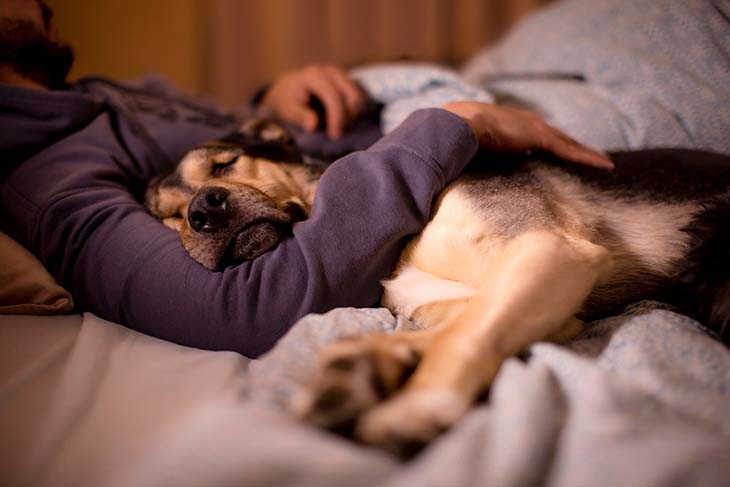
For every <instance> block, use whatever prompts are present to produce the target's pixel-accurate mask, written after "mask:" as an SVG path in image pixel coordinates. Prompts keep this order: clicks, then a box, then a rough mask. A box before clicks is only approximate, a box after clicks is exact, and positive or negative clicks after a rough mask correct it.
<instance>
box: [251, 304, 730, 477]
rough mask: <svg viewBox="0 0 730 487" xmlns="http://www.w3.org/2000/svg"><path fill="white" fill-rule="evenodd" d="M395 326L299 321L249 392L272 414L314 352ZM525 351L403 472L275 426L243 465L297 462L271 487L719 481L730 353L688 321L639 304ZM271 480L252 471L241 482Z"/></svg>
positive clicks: (729, 422)
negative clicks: (568, 338)
mask: <svg viewBox="0 0 730 487" xmlns="http://www.w3.org/2000/svg"><path fill="white" fill-rule="evenodd" d="M397 326H407V324H406V323H404V322H403V321H400V322H398V320H396V319H395V318H393V317H392V316H391V315H390V313H388V312H387V311H386V310H382V309H381V310H353V309H339V310H335V311H332V312H330V313H328V314H326V315H312V316H309V317H307V318H305V319H303V320H302V321H301V322H300V323H299V324H298V325H297V326H296V327H295V328H294V329H292V331H291V332H290V333H289V334H288V335H287V336H286V337H285V338H284V339H283V340H282V341H281V342H280V344H279V345H278V346H277V347H276V348H275V349H274V350H273V351H272V352H270V353H269V354H268V355H266V356H264V357H263V358H262V359H261V360H259V361H257V362H255V363H252V364H251V367H250V381H249V385H250V391H249V392H250V393H251V395H252V396H253V397H254V398H255V401H256V402H259V403H262V402H263V403H266V404H269V405H270V404H275V405H281V404H283V402H284V401H285V399H286V397H287V396H288V394H289V393H290V392H291V391H292V390H293V389H294V388H295V387H297V386H298V385H299V384H302V383H304V382H306V378H307V377H308V375H309V374H310V373H311V370H312V368H313V367H314V363H315V358H314V357H315V352H316V350H317V348H319V347H320V346H321V344H323V343H326V342H329V341H331V340H332V339H334V338H335V337H339V336H343V335H348V334H352V333H355V332H379V331H382V332H389V331H392V330H394V329H395V328H396V327H397ZM530 352H531V354H530V355H531V356H530V358H529V360H527V362H523V361H521V360H519V359H510V360H508V361H507V363H506V364H505V366H504V367H503V369H502V370H501V371H500V373H499V375H498V377H497V379H496V381H495V383H494V385H493V386H492V388H491V391H490V395H489V399H488V401H487V402H486V403H484V404H480V405H478V406H477V407H475V408H474V409H473V410H472V411H471V412H470V413H469V414H468V415H467V416H466V417H465V418H464V419H463V420H462V421H461V422H460V423H459V424H458V425H457V426H456V427H455V428H453V429H452V430H451V431H449V432H447V433H446V434H445V435H443V436H442V437H441V438H439V439H438V440H437V441H435V442H434V443H433V444H431V445H430V446H429V447H428V448H427V449H426V450H425V451H424V452H422V453H421V454H420V456H418V457H416V458H415V459H413V460H411V461H410V462H408V463H404V464H399V463H398V462H397V461H396V460H395V459H394V458H390V457H387V456H384V455H383V454H382V453H380V452H377V451H373V450H371V449H368V448H366V447H361V446H357V445H355V444H352V443H349V442H348V441H347V440H343V439H340V438H338V437H336V436H334V435H330V434H328V433H324V432H319V431H316V430H314V429H311V428H309V427H307V426H295V427H288V428H286V429H278V430H277V431H276V433H277V434H279V435H280V436H279V437H278V441H276V442H275V444H276V445H277V446H276V451H272V450H270V449H267V447H266V445H267V444H266V443H264V444H262V445H257V446H256V447H255V448H252V450H255V451H252V454H253V455H254V458H253V459H251V458H249V459H247V463H249V462H250V463H249V464H250V465H256V459H259V460H260V461H261V462H264V463H263V464H262V465H266V462H265V459H266V458H268V459H269V461H271V455H273V456H275V457H276V458H277V460H276V464H277V465H295V466H296V468H287V469H285V470H282V471H278V470H277V471H276V477H275V479H276V483H277V484H278V485H324V484H326V483H327V482H335V483H337V482H346V484H347V485H403V486H413V485H429V486H430V485H448V486H453V485H533V484H551V485H616V486H625V485H680V484H681V485H718V486H720V485H723V486H724V485H728V482H730V462H728V460H729V459H730V353H729V352H728V350H727V349H726V348H725V347H724V346H723V345H722V344H720V343H718V342H717V341H715V340H714V339H712V338H710V337H708V336H707V335H706V334H705V333H704V332H703V331H701V330H700V329H699V328H698V327H697V324H696V323H695V322H694V321H692V320H690V319H689V318H687V317H684V316H682V315H679V314H676V313H673V312H670V311H667V310H662V309H652V308H651V307H644V308H641V309H638V310H636V311H634V312H633V314H630V315H625V316H621V317H615V318H610V319H606V320H604V321H601V322H598V323H595V324H593V325H592V326H591V327H589V328H588V329H587V330H586V331H585V332H584V333H583V334H582V336H580V337H579V338H578V339H577V340H575V341H574V342H572V343H571V344H570V345H568V346H558V345H553V344H548V343H538V344H536V345H534V346H533V347H532V348H531V349H530ZM282 421H283V422H285V423H288V420H286V419H284V418H283V417H282ZM254 423H256V424H257V425H258V426H255V428H256V427H258V428H261V427H262V426H261V422H260V420H256V419H252V425H253V424H254ZM270 427H271V424H270V423H269V425H268V428H270ZM269 434H271V430H269ZM254 435H255V432H254ZM285 445H291V447H286V446H285ZM294 445H297V447H296V448H294V447H293V446H294ZM252 446H253V445H252ZM271 446H272V447H273V446H274V445H271ZM302 449H304V451H306V454H305V453H304V451H303V450H302ZM334 451H336V452H338V453H337V454H336V455H333V452H334ZM290 462H291V463H290ZM273 474H274V471H267V470H266V469H265V468H264V467H263V466H259V467H256V468H254V469H253V470H252V471H251V477H250V480H251V482H255V483H260V482H262V481H270V480H273V479H272V477H271V475H273Z"/></svg>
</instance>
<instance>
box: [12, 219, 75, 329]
mask: <svg viewBox="0 0 730 487" xmlns="http://www.w3.org/2000/svg"><path fill="white" fill-rule="evenodd" d="M71 309H73V299H72V298H71V295H70V294H69V293H68V291H66V290H65V289H64V288H62V287H61V286H59V285H58V284H57V283H56V281H55V280H54V279H53V277H51V275H50V274H48V271H46V269H45V268H44V267H43V265H42V264H41V263H40V262H39V261H38V259H36V258H35V257H34V256H33V255H32V254H31V253H30V252H28V251H27V250H26V249H25V248H23V247H22V246H21V245H20V244H19V243H18V242H16V241H15V240H13V239H12V238H10V237H8V236H7V235H5V234H4V233H2V232H0V313H3V314H32V315H49V314H62V313H68V312H69V311H71Z"/></svg>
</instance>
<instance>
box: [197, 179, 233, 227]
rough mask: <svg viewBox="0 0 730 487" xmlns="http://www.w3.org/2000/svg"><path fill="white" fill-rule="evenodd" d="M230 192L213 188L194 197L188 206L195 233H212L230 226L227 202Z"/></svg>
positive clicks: (204, 189) (204, 190) (201, 191)
mask: <svg viewBox="0 0 730 487" xmlns="http://www.w3.org/2000/svg"><path fill="white" fill-rule="evenodd" d="M229 194H230V191H228V190H227V189H225V188H219V187H216V186H212V187H209V188H203V189H201V190H200V191H198V193H197V194H196V195H195V196H193V199H192V200H190V206H188V223H189V224H190V228H192V229H193V231H195V232H212V231H214V230H217V229H220V228H223V227H225V226H226V225H227V224H228V220H229V218H228V215H227V212H228V206H227V205H226V200H227V199H228V195H229Z"/></svg>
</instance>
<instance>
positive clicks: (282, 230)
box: [183, 186, 293, 270]
mask: <svg viewBox="0 0 730 487" xmlns="http://www.w3.org/2000/svg"><path fill="white" fill-rule="evenodd" d="M292 221H293V219H292V216H291V215H290V214H289V212H287V211H286V209H280V208H278V207H277V206H276V204H275V203H274V202H273V201H272V200H271V199H270V198H268V197H267V196H266V195H264V194H263V193H261V192H260V191H258V190H256V189H253V188H250V187H236V186H231V187H222V186H209V187H204V188H201V189H200V190H199V191H198V192H197V193H196V194H195V196H193V198H192V199H191V200H190V204H189V205H188V213H187V223H188V227H189V232H183V245H184V246H185V248H186V249H187V250H188V252H189V253H190V255H191V256H193V258H194V259H195V260H197V261H198V262H200V263H201V264H203V265H204V266H205V267H207V268H209V269H213V270H217V269H222V268H223V267H226V266H228V265H231V264H234V263H237V262H241V261H245V260H252V259H255V258H256V257H258V256H259V255H261V254H263V253H265V252H267V251H269V250H271V249H272V248H274V247H275V246H276V245H277V244H278V243H279V241H280V240H281V238H282V237H283V236H284V235H285V234H286V233H287V232H288V231H289V227H290V226H291V223H292Z"/></svg>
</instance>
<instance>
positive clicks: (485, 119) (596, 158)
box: [441, 101, 614, 169]
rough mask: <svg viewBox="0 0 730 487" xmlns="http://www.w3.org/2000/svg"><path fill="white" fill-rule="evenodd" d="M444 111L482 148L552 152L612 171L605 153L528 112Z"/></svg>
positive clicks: (455, 107) (461, 105)
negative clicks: (457, 118) (462, 122)
mask: <svg viewBox="0 0 730 487" xmlns="http://www.w3.org/2000/svg"><path fill="white" fill-rule="evenodd" d="M441 108H443V109H444V110H448V111H450V112H452V113H455V114H456V115H458V116H460V117H461V118H463V119H464V120H465V121H466V122H467V123H468V124H469V125H470V126H471V128H472V130H473V131H474V133H475V134H476V136H477V139H478V140H479V145H480V147H482V148H483V149H487V150H493V151H500V152H527V151H532V150H542V151H546V152H551V153H553V154H555V155H556V156H558V157H560V158H562V159H565V160H566V161H570V162H575V163H578V164H586V165H588V166H595V167H601V168H605V169H613V167H614V165H613V163H612V162H611V161H610V159H608V156H606V155H605V154H603V153H601V152H598V151H596V150H593V149H591V148H589V147H586V146H584V145H583V144H581V143H579V142H577V141H575V140H573V139H571V138H570V137H568V136H567V135H565V134H564V133H563V132H561V131H560V130H558V129H556V128H554V127H551V126H550V125H548V124H547V123H545V121H543V120H542V119H541V118H540V117H538V116H537V115H535V114H534V113H532V112H528V111H526V110H519V109H516V108H509V107H503V106H499V105H492V104H489V103H479V102H470V101H464V102H454V103H448V104H446V105H444V106H443V107H441Z"/></svg>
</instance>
